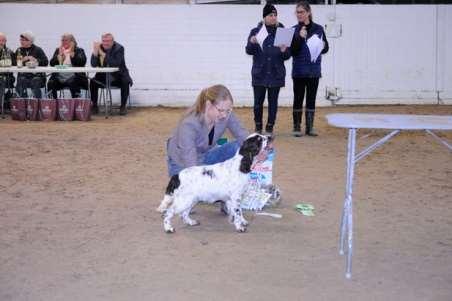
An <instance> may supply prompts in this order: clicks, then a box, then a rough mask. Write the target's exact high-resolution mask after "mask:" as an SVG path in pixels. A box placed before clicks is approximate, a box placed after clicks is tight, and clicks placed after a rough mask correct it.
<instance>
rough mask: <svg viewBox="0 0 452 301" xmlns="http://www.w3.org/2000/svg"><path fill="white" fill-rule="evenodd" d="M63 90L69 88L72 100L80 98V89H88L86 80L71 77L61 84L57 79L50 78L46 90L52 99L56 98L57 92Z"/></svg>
mask: <svg viewBox="0 0 452 301" xmlns="http://www.w3.org/2000/svg"><path fill="white" fill-rule="evenodd" d="M63 88H69V90H70V91H71V96H72V98H78V97H80V89H85V90H87V89H88V80H87V79H86V78H80V77H78V76H73V77H71V78H69V79H68V80H66V81H65V82H62V81H61V80H60V79H59V78H58V77H51V78H50V79H49V81H48V82H47V90H49V92H51V93H52V97H53V98H57V97H58V96H57V91H58V90H61V89H63Z"/></svg>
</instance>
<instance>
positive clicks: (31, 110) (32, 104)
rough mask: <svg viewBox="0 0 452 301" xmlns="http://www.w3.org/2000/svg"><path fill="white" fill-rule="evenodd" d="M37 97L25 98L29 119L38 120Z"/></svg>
mask: <svg viewBox="0 0 452 301" xmlns="http://www.w3.org/2000/svg"><path fill="white" fill-rule="evenodd" d="M38 113H39V99H37V98H29V99H27V119H28V120H31V121H38V120H39V115H38Z"/></svg>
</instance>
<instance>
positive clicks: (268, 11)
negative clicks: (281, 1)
mask: <svg viewBox="0 0 452 301" xmlns="http://www.w3.org/2000/svg"><path fill="white" fill-rule="evenodd" d="M271 13H274V14H275V15H278V12H277V11H276V7H274V6H273V5H272V4H269V3H267V4H265V6H264V10H263V11H262V17H263V18H265V17H266V16H268V15H269V14H271Z"/></svg>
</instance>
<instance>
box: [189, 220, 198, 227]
mask: <svg viewBox="0 0 452 301" xmlns="http://www.w3.org/2000/svg"><path fill="white" fill-rule="evenodd" d="M187 225H189V226H199V225H201V223H200V222H199V221H197V220H195V219H192V220H191V221H190V222H189V223H187Z"/></svg>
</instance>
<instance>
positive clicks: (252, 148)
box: [239, 135, 263, 173]
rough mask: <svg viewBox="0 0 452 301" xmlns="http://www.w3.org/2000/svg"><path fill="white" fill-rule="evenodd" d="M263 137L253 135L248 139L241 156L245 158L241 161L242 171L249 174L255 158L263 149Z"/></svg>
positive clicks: (242, 147) (241, 148)
mask: <svg viewBox="0 0 452 301" xmlns="http://www.w3.org/2000/svg"><path fill="white" fill-rule="evenodd" d="M262 140H263V139H262V137H261V136H260V135H253V136H251V137H248V138H247V139H246V140H245V141H244V142H243V144H242V146H241V147H240V150H239V154H240V155H242V156H243V158H242V160H241V161H240V171H241V172H243V173H249V172H250V171H251V165H252V164H253V160H254V157H255V156H256V155H257V154H258V153H259V151H260V150H261V147H262Z"/></svg>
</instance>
